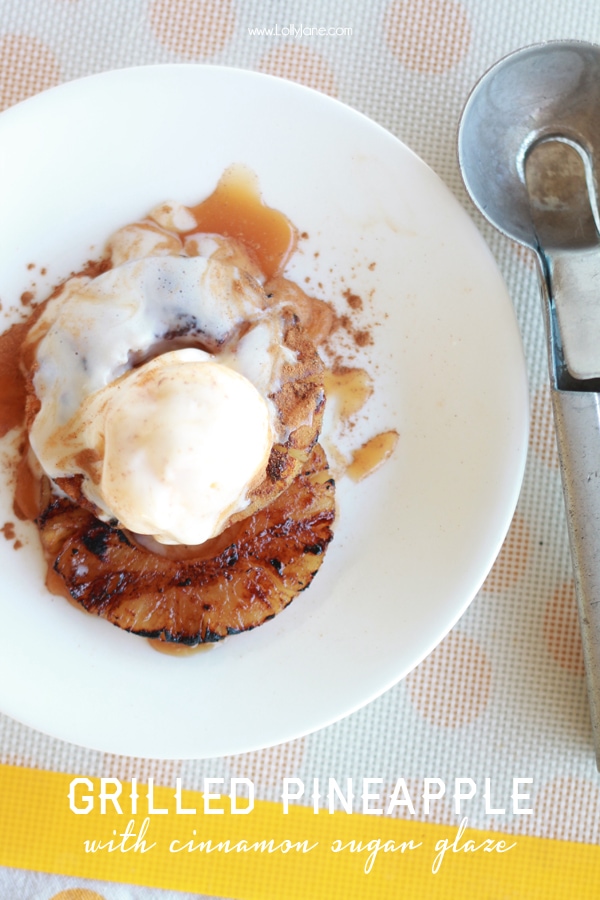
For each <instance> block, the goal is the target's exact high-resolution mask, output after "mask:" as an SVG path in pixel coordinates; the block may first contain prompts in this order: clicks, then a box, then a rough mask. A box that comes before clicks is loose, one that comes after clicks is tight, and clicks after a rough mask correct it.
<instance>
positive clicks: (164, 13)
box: [149, 0, 235, 59]
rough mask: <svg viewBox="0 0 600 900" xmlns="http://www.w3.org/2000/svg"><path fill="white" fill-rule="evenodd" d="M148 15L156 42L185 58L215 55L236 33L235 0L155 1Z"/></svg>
mask: <svg viewBox="0 0 600 900" xmlns="http://www.w3.org/2000/svg"><path fill="white" fill-rule="evenodd" d="M149 16H150V26H151V28H152V30H153V32H154V34H155V35H156V38H157V40H159V41H160V43H161V44H163V46H164V47H166V48H167V50H170V51H171V53H176V54H177V55H178V56H183V57H184V58H185V59H201V58H203V57H206V56H214V55H215V54H216V53H219V52H220V51H221V50H223V48H224V47H225V46H226V45H227V44H228V43H229V41H230V40H231V38H232V37H233V33H234V31H235V12H234V5H233V3H232V0H153V2H152V4H151V5H150V11H149Z"/></svg>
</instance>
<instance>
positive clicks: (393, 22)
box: [383, 0, 471, 75]
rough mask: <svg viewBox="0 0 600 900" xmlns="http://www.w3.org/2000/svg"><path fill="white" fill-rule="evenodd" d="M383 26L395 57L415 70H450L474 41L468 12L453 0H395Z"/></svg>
mask: <svg viewBox="0 0 600 900" xmlns="http://www.w3.org/2000/svg"><path fill="white" fill-rule="evenodd" d="M383 29H384V35H385V39H386V41H387V44H388V46H389V48H390V50H391V51H392V53H393V54H394V56H395V57H396V59H398V60H399V61H400V62H401V63H402V65H403V66H406V68H407V69H410V70H411V71H412V72H421V73H427V74H434V75H437V74H440V73H441V72H447V71H448V69H452V68H453V67H454V66H456V65H457V64H458V63H459V62H460V61H461V60H462V59H463V58H464V57H465V56H466V54H467V51H468V49H469V45H470V43H471V26H470V24H469V19H468V17H467V13H466V11H465V9H464V7H463V5H462V4H461V3H456V2H454V0H419V2H418V3H415V2H414V0H393V2H392V3H390V5H389V6H388V8H387V9H386V12H385V16H384V22H383Z"/></svg>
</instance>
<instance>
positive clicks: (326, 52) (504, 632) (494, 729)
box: [0, 0, 600, 900]
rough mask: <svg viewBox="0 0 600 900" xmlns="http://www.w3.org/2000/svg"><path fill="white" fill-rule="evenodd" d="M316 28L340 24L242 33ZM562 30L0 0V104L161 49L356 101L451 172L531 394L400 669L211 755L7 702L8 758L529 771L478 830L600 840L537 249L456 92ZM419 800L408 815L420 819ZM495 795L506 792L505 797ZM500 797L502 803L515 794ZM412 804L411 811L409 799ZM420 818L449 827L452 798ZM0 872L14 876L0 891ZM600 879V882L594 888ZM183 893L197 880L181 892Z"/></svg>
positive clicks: (39, 887)
mask: <svg viewBox="0 0 600 900" xmlns="http://www.w3.org/2000/svg"><path fill="white" fill-rule="evenodd" d="M277 24H278V25H279V28H280V30H281V29H283V28H284V27H287V26H289V25H291V24H295V25H296V26H299V25H301V24H302V25H304V26H324V27H326V28H328V29H329V28H333V29H335V30H337V32H338V33H337V34H330V35H326V36H321V37H319V36H312V37H310V36H306V37H301V38H292V37H290V36H285V35H282V34H280V35H279V36H277V35H271V36H268V35H259V34H256V33H254V34H252V33H251V31H252V30H253V29H259V28H274V27H275V26H276V25H277ZM559 38H580V39H584V40H589V41H595V42H600V4H598V3H596V2H590V0H573V2H571V3H565V2H563V0H560V2H559V0H502V2H498V0H460V2H459V0H418V2H416V0H367V2H362V0H345V2H342V0H323V2H302V0H295V2H287V0H279V2H274V0H266V2H260V3H259V2H258V0H127V2H123V0H0V108H6V107H9V106H11V105H12V104H14V103H17V102H18V101H20V100H23V99H24V98H26V97H29V96H30V95H32V94H34V93H36V92H38V91H41V90H43V89H45V88H48V87H51V86H52V85H56V84H59V83H61V82H63V81H67V80H70V79H74V78H78V77H80V76H84V75H88V74H91V73H94V72H99V71H103V70H108V69H112V68H117V67H123V66H131V65H147V64H152V63H163V62H189V61H192V62H209V63H212V64H216V65H232V66H237V67H242V68H248V69H254V70H257V71H261V72H268V73H272V74H275V75H280V76H283V77H284V78H289V79H292V80H295V81H299V82H302V83H303V84H306V85H309V86H310V87H312V88H315V89H317V90H319V91H323V92H325V93H327V94H329V95H331V96H333V97H336V98H338V99H339V100H341V101H343V102H344V103H347V104H349V105H350V106H353V107H355V108H356V109H358V110H360V111H361V112H363V113H365V114H366V115H368V116H370V117H371V118H372V119H374V120H375V121H377V122H378V123H380V124H381V125H382V126H383V127H385V128H387V129H389V130H390V131H391V132H392V133H394V134H395V135H397V136H398V137H399V138H400V139H402V140H403V141H404V142H405V143H406V144H408V145H409V146H410V147H411V148H412V149H413V150H414V151H415V152H416V153H418V154H419V155H420V156H421V157H422V158H423V159H424V160H425V161H426V162H427V163H428V164H429V165H430V166H431V167H432V168H433V169H434V170H435V171H437V173H438V174H439V175H440V176H441V177H442V178H443V179H444V181H445V182H446V183H447V185H448V186H449V187H450V189H451V190H452V191H453V192H454V193H455V195H456V196H457V197H458V198H459V200H460V201H461V202H462V203H463V204H464V206H465V208H467V209H468V210H469V212H470V214H471V215H473V217H474V218H476V221H477V223H478V225H479V227H480V229H481V230H482V232H483V234H484V236H485V237H486V239H487V241H488V243H489V245H490V247H491V248H492V251H493V252H494V254H495V256H496V259H497V261H498V264H499V266H500V268H501V270H502V272H503V275H504V277H505V279H506V282H507V284H508V287H509V290H510V293H511V296H512V298H513V301H514V304H515V308H516V312H517V316H518V320H519V324H520V327H521V331H522V335H523V342H524V347H525V353H526V358H527V364H528V374H529V381H530V391H531V434H530V452H529V459H528V464H527V469H526V474H525V480H524V484H523V489H522V493H521V497H520V500H519V503H518V507H517V511H516V514H515V517H514V520H513V523H512V526H511V528H510V531H509V533H508V536H507V539H506V542H505V544H504V546H503V548H502V551H501V553H500V555H499V557H498V560H497V562H496V564H495V566H494V567H493V569H492V571H491V572H490V574H489V576H488V578H487V580H486V581H485V583H484V585H483V587H482V589H481V591H480V593H479V595H478V596H477V597H476V598H475V600H474V602H473V603H472V605H471V606H470V608H469V609H468V611H467V612H466V613H465V615H464V616H463V617H462V618H461V620H460V621H459V622H458V624H457V625H456V627H455V628H454V629H453V630H452V632H451V633H450V634H449V635H448V636H447V637H446V639H445V640H444V641H443V642H442V643H441V644H440V646H439V647H438V648H437V649H436V650H435V651H434V652H433V653H432V654H431V655H430V656H429V657H428V658H427V659H426V660H425V661H424V662H423V663H422V664H421V665H420V666H419V667H418V668H417V669H416V670H415V671H413V672H412V673H411V674H410V675H409V676H408V677H407V678H405V679H404V681H403V682H401V683H400V684H398V685H396V687H394V688H392V689H391V690H389V691H388V692H387V693H385V694H384V695H383V696H382V697H380V698H379V699H378V700H376V701H375V702H373V703H371V704H369V705H368V706H367V707H365V708H364V709H362V710H360V711H359V712H356V713H355V714H353V715H351V716H349V717H348V718H346V719H344V720H342V721H341V722H339V723H337V724H335V725H333V726H331V727H329V728H326V729H324V730H322V731H320V732H318V733H316V734H313V735H311V736H309V737H306V738H303V739H300V740H296V741H293V742H291V743H289V744H285V745H282V746H278V747H275V748H271V749H267V750H263V751H259V752H255V753H248V754H244V755H241V756H236V757H230V758H225V759H218V760H206V761H169V762H166V761H160V760H143V759H130V758H119V757H114V756H110V755H107V754H103V753H99V752H93V751H89V750H86V749H83V748H80V747H76V746H72V745H69V744H66V743H61V742H60V741H56V740H53V739H51V738H48V737H46V736H44V735H42V734H39V733H37V732H34V731H32V730H30V729H28V728H26V727H24V726H21V725H19V724H17V723H16V722H14V721H13V720H11V719H9V718H7V717H2V716H0V761H1V762H3V763H7V764H13V765H19V766H29V767H34V768H42V769H49V770H55V771H61V772H83V773H86V774H87V775H89V776H95V775H98V776H99V775H111V776H114V777H117V778H120V779H125V780H126V779H130V778H132V777H136V778H138V779H139V780H140V781H144V780H147V778H148V777H153V778H154V780H155V782H157V783H161V784H165V785H171V784H173V783H174V780H175V778H178V777H179V778H181V779H182V783H183V784H184V786H185V787H187V788H190V789H193V790H197V789H199V788H200V785H201V780H202V778H203V777H204V776H206V775H210V776H223V777H225V778H229V777H231V776H246V777H248V778H250V779H252V780H253V781H254V783H255V785H256V790H257V796H258V797H260V798H262V799H265V800H277V799H278V797H277V790H278V786H279V785H280V783H281V779H282V778H283V777H286V776H298V777H299V778H302V779H304V780H306V781H309V780H310V779H312V778H323V779H325V778H328V777H330V776H332V777H335V778H337V779H338V781H342V780H344V779H346V778H349V777H353V778H356V779H358V780H360V779H362V778H363V777H366V776H369V777H381V778H382V779H383V781H384V784H389V785H393V784H394V782H395V781H396V779H397V778H398V777H400V776H402V777H404V778H405V779H406V781H407V784H408V785H409V788H410V785H411V784H414V785H415V786H416V788H415V796H418V786H419V785H420V784H421V783H422V779H423V778H424V777H437V778H440V779H443V780H444V781H445V782H446V783H448V784H451V783H452V782H453V780H454V778H456V777H464V776H468V777H470V778H473V779H474V780H475V781H477V782H478V783H481V784H483V782H484V779H485V778H488V777H489V778H491V779H492V780H493V782H494V786H495V790H497V792H498V794H499V795H500V796H503V797H504V798H507V797H509V796H510V791H511V784H512V779H513V778H514V777H531V778H532V779H533V782H532V785H531V798H532V799H531V805H532V808H533V814H532V815H513V814H511V813H509V812H507V813H506V814H505V815H502V816H497V817H496V818H495V819H494V817H491V818H490V816H489V815H485V813H484V810H483V809H481V808H480V807H477V808H475V809H474V810H473V812H472V813H471V814H470V825H472V826H473V827H476V828H497V829H498V830H502V831H505V832H512V833H515V834H530V835H535V836H539V837H548V838H556V839H560V840H568V841H577V842H585V843H597V842H598V841H600V781H599V778H598V775H597V772H596V768H595V763H594V758H593V750H592V742H591V728H590V722H589V713H588V707H587V698H586V686H585V678H584V671H583V660H582V652H581V644H580V638H579V629H578V622H577V613H576V606H575V595H574V585H573V578H572V573H571V566H570V557H569V551H568V543H567V535H566V525H565V517H564V512H563V505H562V493H561V486H560V476H559V469H558V461H557V453H556V446H555V441H554V434H553V425H552V418H551V409H550V395H549V390H548V387H547V366H546V359H545V345H544V339H543V329H542V322H541V313H540V304H539V297H538V287H537V282H536V275H535V271H534V268H533V264H532V260H531V259H530V258H529V256H528V254H527V253H525V252H524V251H523V250H522V249H520V248H519V247H517V246H515V245H513V244H512V243H510V242H509V241H508V240H506V239H504V238H502V237H501V236H499V235H498V234H496V233H495V232H493V231H492V230H491V229H490V228H489V227H488V226H487V225H486V224H485V223H484V222H483V220H482V219H481V218H479V217H478V216H477V214H476V213H475V211H474V210H473V209H472V208H471V206H470V204H469V202H468V200H467V198H466V195H465V192H464V189H463V187H462V184H461V181H460V177H459V173H458V168H457V162H456V154H455V140H456V128H457V124H458V119H459V116H460V112H461V109H462V106H463V104H464V101H465V99H466V96H467V94H468V92H469V90H470V89H471V87H472V86H473V84H474V83H475V81H476V80H477V78H478V77H479V76H480V75H481V74H482V73H483V72H484V71H485V69H486V68H488V67H489V66H490V65H491V64H492V63H493V62H494V61H495V60H496V59H497V58H499V57H500V56H502V55H504V54H506V53H507V52H509V51H511V50H514V49H516V48H518V47H520V46H523V45H525V44H529V43H533V42H537V41H541V40H549V39H559ZM419 803H421V801H419V802H417V803H416V804H415V816H416V818H417V819H418V818H419V817H422V816H423V809H422V806H419ZM502 805H504V804H502ZM507 805H509V804H507ZM402 814H403V815H408V812H407V810H406V809H405V810H404V812H403V813H402ZM429 819H430V820H432V821H438V822H443V823H452V822H455V820H456V816H455V813H454V811H453V809H452V799H451V797H450V796H448V798H444V800H443V801H441V802H440V803H438V804H436V808H435V810H433V809H432V811H431V813H430V816H429ZM2 885H5V887H2ZM599 892H600V888H599ZM0 895H1V896H2V897H7V898H13V897H14V898H17V897H18V898H20V900H33V898H35V900H125V898H127V900H130V898H136V900H138V898H139V900H147V898H157V900H158V898H163V900H164V898H167V897H169V898H175V897H184V896H185V895H184V894H179V893H178V894H175V893H173V892H169V891H162V890H159V889H153V888H132V887H128V886H126V885H116V884H108V883H107V884H100V883H98V884H96V883H94V884H91V883H89V884H88V883H87V882H86V883H83V882H82V881H81V880H79V881H78V880H77V879H73V878H66V877H60V876H50V875H45V874H43V873H36V872H25V871H19V870H17V869H15V870H3V871H1V872H0ZM190 896H191V895H190Z"/></svg>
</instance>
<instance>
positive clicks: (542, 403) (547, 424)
mask: <svg viewBox="0 0 600 900" xmlns="http://www.w3.org/2000/svg"><path fill="white" fill-rule="evenodd" d="M529 446H530V447H531V449H532V451H533V452H534V453H535V455H536V456H537V458H538V459H539V460H541V462H543V463H545V464H546V465H547V466H550V467H551V468H553V469H557V468H558V450H557V447H556V434H555V431H554V417H553V414H552V400H551V398H550V387H549V386H548V385H544V386H543V387H541V388H539V389H538V390H537V391H536V392H535V393H534V395H533V397H532V399H531V428H530V432H529Z"/></svg>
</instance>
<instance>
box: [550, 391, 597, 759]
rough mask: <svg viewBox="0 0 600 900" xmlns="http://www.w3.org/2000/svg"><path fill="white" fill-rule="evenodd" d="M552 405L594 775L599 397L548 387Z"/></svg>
mask: <svg viewBox="0 0 600 900" xmlns="http://www.w3.org/2000/svg"><path fill="white" fill-rule="evenodd" d="M552 403H553V408H554V424H555V427H556V435H557V440H558V452H559V458H560V471H561V477H562V485H563V493H564V497H565V506H566V510H567V525H568V531H569V543H570V546H571V556H572V560H573V573H574V576H575V588H576V593H577V603H578V606H579V621H580V626H581V637H582V641H583V654H584V659H585V668H586V676H587V686H588V694H589V704H590V713H591V719H592V730H593V735H594V747H595V748H596V765H597V766H598V769H599V770H600V393H597V392H595V391H560V390H557V389H555V388H553V389H552Z"/></svg>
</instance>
